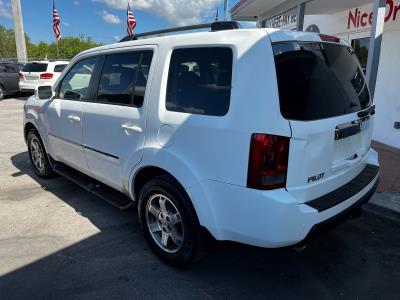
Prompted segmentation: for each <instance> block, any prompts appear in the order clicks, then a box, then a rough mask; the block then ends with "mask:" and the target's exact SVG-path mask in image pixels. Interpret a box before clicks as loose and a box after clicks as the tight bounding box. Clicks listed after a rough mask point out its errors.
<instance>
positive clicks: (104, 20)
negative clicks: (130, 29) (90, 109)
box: [0, 0, 249, 43]
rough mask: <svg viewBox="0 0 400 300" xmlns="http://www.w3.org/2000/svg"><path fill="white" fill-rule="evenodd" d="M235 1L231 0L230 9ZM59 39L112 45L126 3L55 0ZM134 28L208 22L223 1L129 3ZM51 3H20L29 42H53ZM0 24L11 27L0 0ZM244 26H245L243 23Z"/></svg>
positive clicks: (122, 29)
mask: <svg viewBox="0 0 400 300" xmlns="http://www.w3.org/2000/svg"><path fill="white" fill-rule="evenodd" d="M237 2H238V0H231V1H230V7H233V6H234V5H235V4H236V3H237ZM55 3H56V7H57V9H58V11H59V14H60V18H61V22H62V23H61V31H62V35H63V36H78V35H79V34H84V35H87V36H91V37H92V38H93V40H95V41H96V42H100V43H112V42H115V41H117V40H119V39H121V38H123V37H124V36H125V35H126V7H127V0H56V1H55ZM130 4H131V8H132V9H133V12H134V15H135V18H136V20H137V26H136V28H135V32H137V33H140V32H146V31H151V30H157V29H163V28H168V27H174V26H182V25H191V24H199V23H206V22H211V21H213V20H214V19H215V14H216V11H217V8H218V9H219V16H221V17H222V16H223V0H130ZM52 5H53V4H52V0H21V6H22V15H23V19H24V28H25V32H26V33H27V35H28V36H29V37H30V38H31V40H32V42H34V43H37V42H39V41H42V40H43V41H46V42H52V41H54V33H53V29H52V22H53V20H52ZM0 24H1V25H4V26H6V27H7V28H13V22H12V14H11V0H0ZM246 26H249V25H248V24H246Z"/></svg>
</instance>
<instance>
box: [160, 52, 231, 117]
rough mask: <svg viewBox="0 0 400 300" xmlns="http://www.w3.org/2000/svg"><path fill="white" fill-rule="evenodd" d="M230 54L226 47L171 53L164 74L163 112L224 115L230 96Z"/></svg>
mask: <svg viewBox="0 0 400 300" xmlns="http://www.w3.org/2000/svg"><path fill="white" fill-rule="evenodd" d="M232 61H233V53H232V50H231V49H230V48H222V47H209V48H186V49H177V50H174V51H173V53H172V57H171V64H170V69H169V75H168V86H167V99H166V109H167V110H169V111H176V112H183V113H190V114H200V115H210V116H224V115H226V114H227V113H228V110H229V105H230V97H231V82H232Z"/></svg>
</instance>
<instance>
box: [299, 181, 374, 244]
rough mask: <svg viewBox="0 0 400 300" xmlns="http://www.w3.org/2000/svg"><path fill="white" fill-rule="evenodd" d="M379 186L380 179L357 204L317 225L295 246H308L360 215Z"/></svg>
mask: <svg viewBox="0 0 400 300" xmlns="http://www.w3.org/2000/svg"><path fill="white" fill-rule="evenodd" d="M378 184H379V178H378V180H377V181H376V182H375V184H374V186H373V187H372V188H371V189H370V190H369V191H368V192H367V193H366V194H365V195H364V196H362V197H361V198H360V199H359V200H358V201H357V202H355V203H354V204H353V205H351V206H349V207H348V208H346V209H345V210H343V211H341V212H340V213H338V214H336V215H334V216H333V217H331V218H329V219H326V220H324V221H322V222H321V223H318V224H315V225H314V226H313V227H312V228H311V230H310V232H309V233H308V234H307V236H306V237H305V238H304V240H302V241H301V242H299V243H297V244H296V245H295V246H299V245H302V244H306V243H307V242H308V241H309V240H311V239H313V238H314V237H315V236H317V235H319V234H321V233H323V232H326V231H329V230H331V229H332V228H334V227H335V226H337V225H339V224H340V223H342V222H344V221H346V219H348V218H349V217H351V216H352V215H353V214H356V215H357V214H358V211H359V210H360V209H361V207H362V206H363V205H364V204H365V203H367V202H368V201H369V200H370V199H371V197H372V196H373V195H374V193H375V191H376V189H377V187H378Z"/></svg>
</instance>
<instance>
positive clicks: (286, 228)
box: [187, 162, 379, 248]
mask: <svg viewBox="0 0 400 300" xmlns="http://www.w3.org/2000/svg"><path fill="white" fill-rule="evenodd" d="M371 163H372V162H371ZM374 165H375V170H376V173H375V176H373V177H371V178H370V180H369V182H365V185H363V187H361V188H360V189H358V190H357V192H355V193H351V196H349V197H347V198H341V199H337V201H335V205H334V206H331V207H329V208H327V209H324V210H322V211H318V209H316V208H313V207H311V206H310V205H308V204H307V203H299V202H298V201H297V199H295V198H294V197H293V195H291V194H290V193H289V192H288V191H286V190H285V189H278V190H273V191H259V190H253V189H248V188H245V187H241V186H235V185H229V184H226V183H222V182H216V181H211V180H210V181H203V182H201V183H199V184H198V185H196V186H193V187H191V188H189V189H188V190H187V191H188V193H189V195H190V197H191V199H192V201H193V204H194V206H195V209H196V211H197V214H198V216H199V220H200V224H201V225H202V226H204V227H206V228H207V229H208V230H209V232H210V233H211V234H212V235H213V236H214V237H215V238H216V239H217V240H229V241H235V242H240V243H244V244H249V245H254V246H259V247H266V248H279V247H286V246H292V245H295V244H298V243H300V242H301V241H303V240H305V239H308V238H309V237H311V236H312V235H314V234H315V233H316V232H318V231H321V230H322V229H323V228H326V227H329V226H331V225H332V224H335V223H337V222H339V221H341V220H343V219H344V218H346V217H347V216H348V215H350V214H351V213H352V212H353V210H354V209H357V208H358V207H360V206H361V205H363V204H364V203H365V202H367V201H368V200H369V199H370V198H371V197H372V195H373V194H374V192H375V190H376V187H377V185H378V180H379V174H378V172H377V171H378V166H377V162H376V163H374Z"/></svg>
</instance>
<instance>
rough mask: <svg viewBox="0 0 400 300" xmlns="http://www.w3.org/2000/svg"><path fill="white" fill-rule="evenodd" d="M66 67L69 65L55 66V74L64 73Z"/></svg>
mask: <svg viewBox="0 0 400 300" xmlns="http://www.w3.org/2000/svg"><path fill="white" fill-rule="evenodd" d="M66 66H67V65H55V66H54V73H61V72H62V71H64V69H65V67H66Z"/></svg>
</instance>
